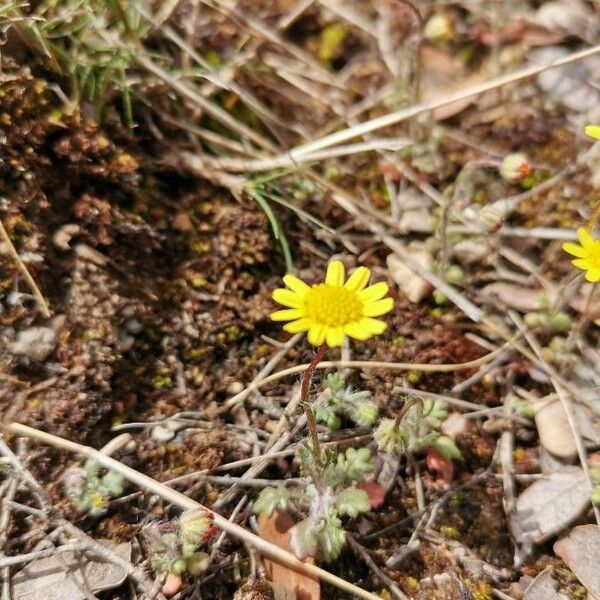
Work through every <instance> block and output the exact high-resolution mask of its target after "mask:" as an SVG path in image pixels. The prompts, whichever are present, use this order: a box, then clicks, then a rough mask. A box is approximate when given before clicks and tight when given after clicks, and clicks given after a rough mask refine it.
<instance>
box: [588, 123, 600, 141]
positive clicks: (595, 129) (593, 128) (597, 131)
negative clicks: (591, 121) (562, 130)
mask: <svg viewBox="0 0 600 600" xmlns="http://www.w3.org/2000/svg"><path fill="white" fill-rule="evenodd" d="M585 135H589V136H590V137H593V138H596V139H597V140H600V125H588V126H587V127H586V128H585Z"/></svg>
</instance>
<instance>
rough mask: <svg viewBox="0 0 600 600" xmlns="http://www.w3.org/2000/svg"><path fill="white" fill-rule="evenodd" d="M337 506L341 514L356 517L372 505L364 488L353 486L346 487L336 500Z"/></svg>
mask: <svg viewBox="0 0 600 600" xmlns="http://www.w3.org/2000/svg"><path fill="white" fill-rule="evenodd" d="M335 507H336V508H337V510H338V512H339V513H340V515H347V516H349V517H356V516H358V515H359V514H360V513H364V512H367V511H368V510H369V509H370V508H371V505H370V503H369V495H368V494H367V492H365V491H364V490H359V489H358V488H355V487H351V488H347V489H345V490H344V491H343V492H342V493H341V494H340V495H339V496H338V497H337V498H336V501H335Z"/></svg>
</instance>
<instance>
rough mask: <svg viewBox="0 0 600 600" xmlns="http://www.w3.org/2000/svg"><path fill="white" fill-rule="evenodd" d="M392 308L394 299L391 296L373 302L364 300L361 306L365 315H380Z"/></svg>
mask: <svg viewBox="0 0 600 600" xmlns="http://www.w3.org/2000/svg"><path fill="white" fill-rule="evenodd" d="M392 308H394V301H393V300H392V299H391V298H384V299H383V300H376V301H375V302H366V303H365V305H364V308H363V315H364V316H365V317H380V316H381V315H385V313H387V312H390V310H392Z"/></svg>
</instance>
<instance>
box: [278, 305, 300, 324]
mask: <svg viewBox="0 0 600 600" xmlns="http://www.w3.org/2000/svg"><path fill="white" fill-rule="evenodd" d="M303 316H304V311H303V310H302V309H300V308H288V309H286V310H276V311H275V312H274V313H271V320H272V321H293V320H294V319H300V318H301V317H303Z"/></svg>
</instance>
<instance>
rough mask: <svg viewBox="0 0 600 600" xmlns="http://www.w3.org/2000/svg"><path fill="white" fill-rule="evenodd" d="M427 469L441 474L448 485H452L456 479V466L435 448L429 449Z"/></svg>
mask: <svg viewBox="0 0 600 600" xmlns="http://www.w3.org/2000/svg"><path fill="white" fill-rule="evenodd" d="M426 463H427V468H428V469H429V470H430V471H434V472H436V473H439V474H440V475H441V476H442V479H443V480H444V481H445V482H446V483H452V479H454V465H453V464H452V461H451V460H447V459H446V458H444V457H443V456H442V455H441V454H440V453H439V452H438V451H437V450H436V449H435V448H431V447H430V448H427V458H426Z"/></svg>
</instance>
